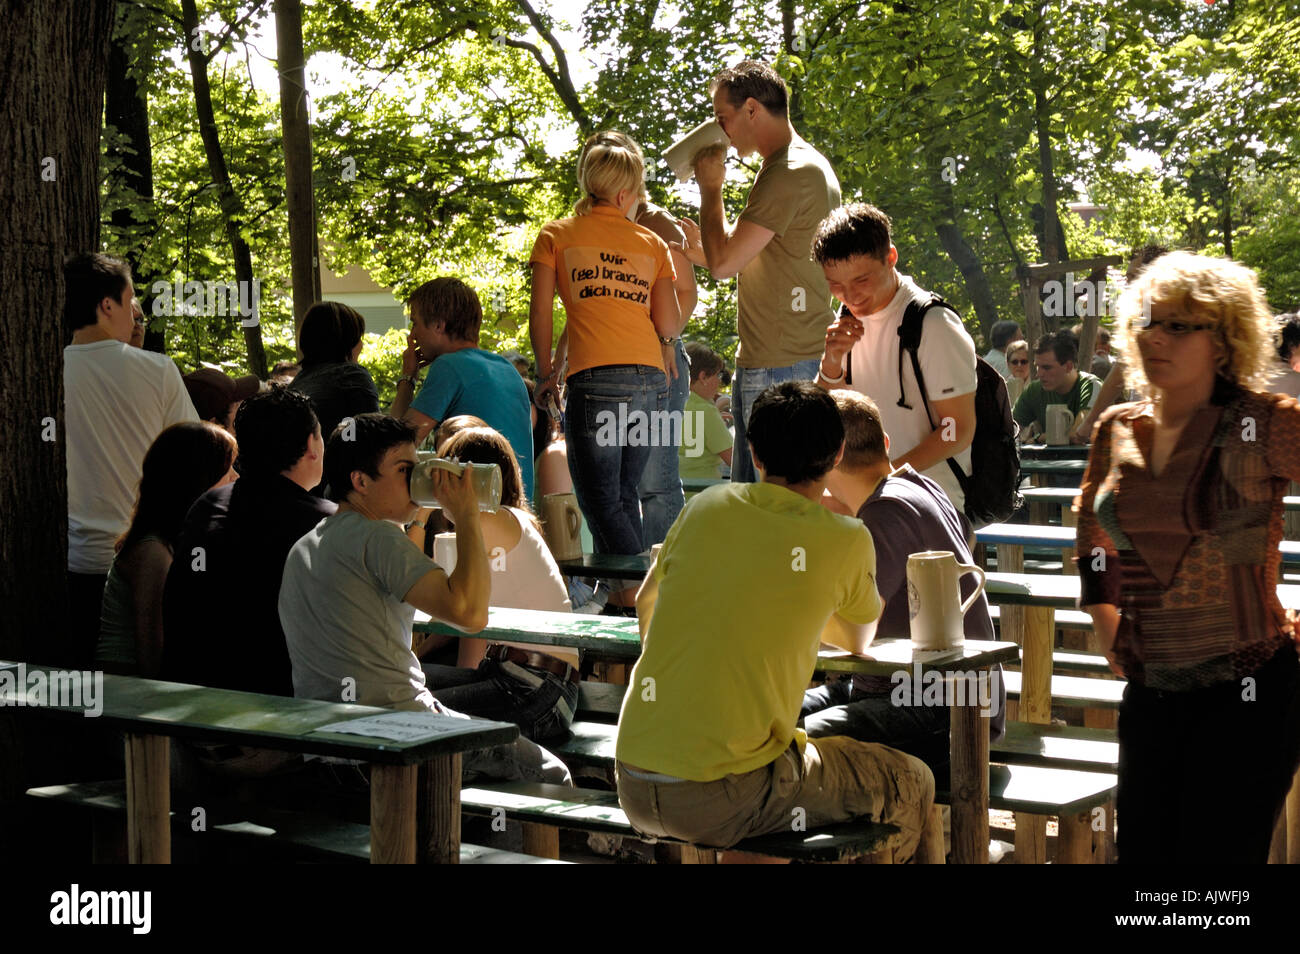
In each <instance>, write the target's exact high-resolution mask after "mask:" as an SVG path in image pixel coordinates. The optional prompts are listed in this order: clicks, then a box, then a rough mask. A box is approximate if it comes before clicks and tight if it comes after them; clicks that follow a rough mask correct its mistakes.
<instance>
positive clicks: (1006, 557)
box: [997, 543, 1025, 646]
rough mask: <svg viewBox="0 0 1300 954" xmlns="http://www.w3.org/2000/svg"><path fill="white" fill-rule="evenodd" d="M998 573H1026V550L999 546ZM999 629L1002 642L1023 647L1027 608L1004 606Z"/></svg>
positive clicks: (1007, 545)
mask: <svg viewBox="0 0 1300 954" xmlns="http://www.w3.org/2000/svg"><path fill="white" fill-rule="evenodd" d="M997 554H998V572H999V573H1024V572H1025V548H1024V547H1019V546H1015V545H1014V544H1010V543H999V544H998V545H997ZM998 628H999V630H1000V631H1001V636H1002V641H1003V642H1008V643H1015V644H1016V645H1018V646H1023V645H1024V643H1025V608H1024V607H1023V606H1011V605H1004V606H1003V607H1002V609H1001V611H1000V612H999V614H998Z"/></svg>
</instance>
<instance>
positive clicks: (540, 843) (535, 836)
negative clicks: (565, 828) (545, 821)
mask: <svg viewBox="0 0 1300 954" xmlns="http://www.w3.org/2000/svg"><path fill="white" fill-rule="evenodd" d="M524 854H526V855H533V856H534V857H537V858H551V859H553V860H558V859H559V857H560V829H558V828H556V827H555V826H554V825H538V824H534V823H532V822H524Z"/></svg>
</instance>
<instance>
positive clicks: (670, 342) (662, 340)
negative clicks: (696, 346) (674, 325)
mask: <svg viewBox="0 0 1300 954" xmlns="http://www.w3.org/2000/svg"><path fill="white" fill-rule="evenodd" d="M659 343H660V344H661V345H663V346H664V347H667V346H669V345H674V344H676V343H677V337H676V336H675V335H674V336H673V337H671V338H665V337H664V336H663V335H660V336H659Z"/></svg>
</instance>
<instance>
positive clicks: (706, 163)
mask: <svg viewBox="0 0 1300 954" xmlns="http://www.w3.org/2000/svg"><path fill="white" fill-rule="evenodd" d="M726 155H727V147H726V146H710V147H709V148H708V149H701V150H700V152H699V154H698V155H696V157H695V181H696V183H697V184H698V185H699V187H700V188H701V189H712V190H720V189H721V188H722V182H723V180H724V179H726V177H727V164H726Z"/></svg>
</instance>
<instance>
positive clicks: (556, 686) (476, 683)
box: [424, 659, 578, 742]
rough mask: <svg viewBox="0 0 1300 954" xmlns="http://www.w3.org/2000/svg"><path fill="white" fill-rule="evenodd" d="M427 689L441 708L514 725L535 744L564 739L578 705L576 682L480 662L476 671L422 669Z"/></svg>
mask: <svg viewBox="0 0 1300 954" xmlns="http://www.w3.org/2000/svg"><path fill="white" fill-rule="evenodd" d="M424 674H425V676H426V678H427V680H428V682H427V685H428V687H429V689H430V690H431V691H432V692H433V694H434V696H435V698H437V700H438V701H439V702H441V703H443V704H444V705H447V706H450V707H451V708H453V709H458V710H460V711H461V712H464V713H467V714H468V715H472V716H474V717H476V718H479V719H491V720H493V721H495V722H513V723H514V724H515V725H517V726H519V731H520V732H521V733H522V734H523V735H524V736H525V737H526V738H529V739H531V740H532V741H534V742H546V741H548V740H550V739H556V738H559V739H563V738H565V737H566V736H567V735H568V732H569V726H570V724H572V722H573V711H574V709H576V708H577V705H578V684H577V683H576V682H569V681H567V680H565V679H561V678H560V677H559V676H557V675H555V674H554V673H551V672H547V671H546V670H544V669H532V668H530V667H524V666H518V665H516V664H515V663H512V662H505V663H502V662H498V661H497V660H494V659H485V660H483V661H482V662H481V663H479V666H478V668H477V669H463V668H460V667H458V666H439V665H435V664H431V663H426V664H425V665H424Z"/></svg>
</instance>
